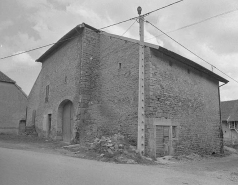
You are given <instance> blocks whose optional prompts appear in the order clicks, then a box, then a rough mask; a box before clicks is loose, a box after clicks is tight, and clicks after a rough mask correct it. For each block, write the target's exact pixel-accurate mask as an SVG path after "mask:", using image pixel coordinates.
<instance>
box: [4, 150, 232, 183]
mask: <svg viewBox="0 0 238 185" xmlns="http://www.w3.org/2000/svg"><path fill="white" fill-rule="evenodd" d="M71 184H72V185H76V184H78V185H127V184H128V185H164V184H165V185H166V184H176V185H180V184H182V185H184V184H186V185H190V184H191V185H202V184H206V185H207V184H211V185H212V184H214V185H215V184H216V185H217V184H230V182H224V181H221V180H219V179H214V178H212V177H209V176H206V174H198V175H197V174H192V173H186V174H185V173H184V172H179V171H174V170H171V169H166V168H163V167H161V166H142V165H126V164H113V163H104V162H98V161H91V160H84V159H79V158H73V157H67V156H62V155H55V154H48V153H39V152H33V151H25V150H16V149H6V148H0V185H71Z"/></svg>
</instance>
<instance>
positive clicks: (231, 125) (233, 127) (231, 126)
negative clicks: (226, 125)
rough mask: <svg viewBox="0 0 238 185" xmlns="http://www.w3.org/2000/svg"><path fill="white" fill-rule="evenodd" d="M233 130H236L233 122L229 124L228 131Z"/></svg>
mask: <svg viewBox="0 0 238 185" xmlns="http://www.w3.org/2000/svg"><path fill="white" fill-rule="evenodd" d="M235 128H236V127H235V122H234V121H232V122H230V129H235Z"/></svg>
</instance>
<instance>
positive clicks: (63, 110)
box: [57, 99, 74, 143]
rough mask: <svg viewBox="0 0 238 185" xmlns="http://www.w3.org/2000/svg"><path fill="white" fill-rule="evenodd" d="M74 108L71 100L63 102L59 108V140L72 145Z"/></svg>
mask: <svg viewBox="0 0 238 185" xmlns="http://www.w3.org/2000/svg"><path fill="white" fill-rule="evenodd" d="M73 117H74V107H73V103H72V101H70V100H67V99H66V100H63V101H62V102H61V103H60V105H59V108H58V116H57V138H58V139H62V140H63V141H64V142H67V143H70V142H71V140H72V139H73V128H74V120H73Z"/></svg>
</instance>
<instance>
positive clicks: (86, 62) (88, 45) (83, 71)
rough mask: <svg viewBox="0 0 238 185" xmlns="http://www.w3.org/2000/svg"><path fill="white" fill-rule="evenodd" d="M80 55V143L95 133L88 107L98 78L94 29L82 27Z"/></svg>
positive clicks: (97, 41) (97, 36)
mask: <svg viewBox="0 0 238 185" xmlns="http://www.w3.org/2000/svg"><path fill="white" fill-rule="evenodd" d="M81 52H82V55H81V59H80V61H81V62H80V71H79V73H78V78H79V79H78V87H77V89H78V91H77V94H78V95H79V100H78V101H79V103H78V105H77V108H78V109H77V118H76V119H77V124H76V130H77V133H78V135H76V139H78V140H79V141H80V143H85V142H86V141H89V140H91V139H92V138H94V137H95V135H96V132H97V130H96V123H95V122H93V121H92V120H91V117H90V114H89V111H88V108H89V106H90V104H92V99H93V97H92V96H93V91H94V90H95V86H96V81H97V78H98V74H97V71H98V65H99V52H100V51H99V34H98V33H97V32H95V31H94V30H91V29H88V28H87V27H85V28H84V31H83V36H82V51H81Z"/></svg>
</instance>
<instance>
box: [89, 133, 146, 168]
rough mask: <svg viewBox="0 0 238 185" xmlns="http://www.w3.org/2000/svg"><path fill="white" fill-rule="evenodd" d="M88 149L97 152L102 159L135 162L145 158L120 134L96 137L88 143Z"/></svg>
mask: <svg viewBox="0 0 238 185" xmlns="http://www.w3.org/2000/svg"><path fill="white" fill-rule="evenodd" d="M89 149H90V150H93V151H95V152H96V153H98V154H99V155H100V157H101V158H102V161H112V162H117V163H127V164H136V163H141V161H142V160H145V159H144V158H142V157H141V156H140V154H139V152H138V151H137V150H136V147H135V146H132V145H130V144H129V143H128V142H127V140H126V138H125V137H124V136H123V135H121V134H114V135H113V136H110V137H105V136H102V137H101V138H100V139H99V138H96V139H95V140H94V142H93V143H90V146H89Z"/></svg>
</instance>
